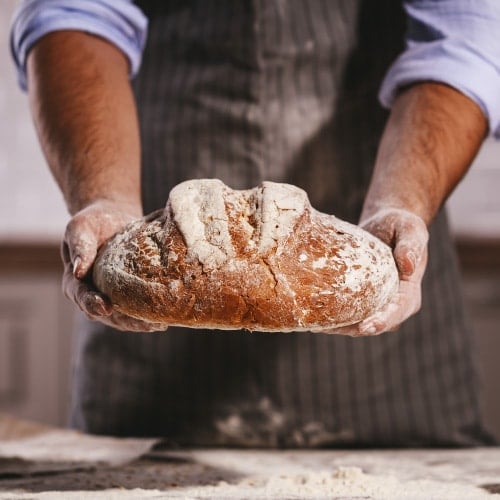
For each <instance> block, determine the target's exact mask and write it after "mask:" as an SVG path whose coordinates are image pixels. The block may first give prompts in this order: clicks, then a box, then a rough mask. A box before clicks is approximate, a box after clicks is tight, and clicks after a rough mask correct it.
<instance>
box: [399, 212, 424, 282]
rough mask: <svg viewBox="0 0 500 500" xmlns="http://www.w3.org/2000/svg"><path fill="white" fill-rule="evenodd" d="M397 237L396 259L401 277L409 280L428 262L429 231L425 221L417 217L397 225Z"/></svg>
mask: <svg viewBox="0 0 500 500" xmlns="http://www.w3.org/2000/svg"><path fill="white" fill-rule="evenodd" d="M395 239H396V242H395V246H394V252H393V253H394V259H395V261H396V264H397V266H398V270H399V273H400V277H401V279H403V280H408V279H409V278H410V277H411V276H412V275H413V274H414V273H415V271H416V270H417V269H419V268H420V266H421V264H422V262H423V261H424V262H426V255H427V243H428V240H429V232H428V230H427V227H426V225H425V224H424V222H423V221H421V220H420V219H417V218H415V219H412V220H410V221H407V222H401V223H400V224H399V225H398V226H397V227H396V238H395Z"/></svg>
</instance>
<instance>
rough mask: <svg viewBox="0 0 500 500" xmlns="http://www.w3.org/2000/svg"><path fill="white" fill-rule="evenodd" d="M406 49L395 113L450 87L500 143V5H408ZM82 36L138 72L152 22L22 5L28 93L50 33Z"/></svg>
mask: <svg viewBox="0 0 500 500" xmlns="http://www.w3.org/2000/svg"><path fill="white" fill-rule="evenodd" d="M404 7H405V10H406V13H407V16H408V29H407V34H406V44H407V47H406V50H405V51H404V52H403V53H402V54H401V55H400V56H399V58H398V59H396V61H395V62H394V63H393V64H392V66H391V67H390V68H389V70H388V72H387V74H386V76H385V78H384V80H383V82H382V86H381V89H380V93H379V98H380V102H381V103H382V105H384V106H386V107H390V106H391V104H392V102H393V100H394V98H395V96H396V94H397V92H398V89H400V88H401V87H403V86H406V85H409V84H412V83H415V82H419V81H438V82H443V83H446V84H448V85H450V86H452V87H454V88H456V89H457V90H459V91H460V92H462V93H463V94H465V95H467V96H468V97H470V98H471V99H473V100H474V101H475V102H476V103H477V104H478V105H479V106H480V108H481V109H482V111H483V113H484V114H485V116H486V118H487V119H488V122H489V128H490V132H491V133H492V134H494V135H495V136H496V137H498V138H500V0H406V1H405V2H404ZM68 29H74V30H82V31H85V32H88V33H92V34H95V35H98V36H100V37H102V38H104V39H106V40H108V41H109V42H111V43H113V44H115V45H116V46H117V47H118V48H119V49H120V50H122V51H123V52H124V54H125V55H126V56H127V58H128V60H129V63H130V74H131V76H133V75H135V74H136V73H137V71H138V69H139V66H140V61H141V56H142V51H143V49H144V44H145V40H146V33H147V19H146V17H145V16H144V14H143V13H142V11H141V10H140V9H139V8H138V7H137V6H135V5H134V4H133V3H132V1H131V0H23V1H22V2H21V4H20V6H19V7H18V9H17V11H16V12H15V14H14V18H13V21H12V30H11V37H10V45H11V52H12V56H13V58H14V61H15V64H16V67H17V71H18V79H19V83H20V85H21V87H22V88H23V89H26V86H27V81H26V57H27V54H28V51H29V49H30V48H31V46H32V45H33V44H34V43H35V42H36V41H37V40H38V39H39V38H40V37H42V36H43V35H45V34H47V33H49V32H51V31H57V30H68Z"/></svg>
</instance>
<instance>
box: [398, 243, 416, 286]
mask: <svg viewBox="0 0 500 500" xmlns="http://www.w3.org/2000/svg"><path fill="white" fill-rule="evenodd" d="M393 253H394V260H395V261H396V265H397V267H398V271H399V276H400V279H402V280H408V279H409V278H410V276H411V275H412V274H413V273H414V272H415V268H416V267H417V256H416V254H415V251H414V249H413V248H409V247H408V246H407V245H406V244H402V243H399V244H397V245H396V247H395V248H394V252H393Z"/></svg>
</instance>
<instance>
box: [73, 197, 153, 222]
mask: <svg viewBox="0 0 500 500" xmlns="http://www.w3.org/2000/svg"><path fill="white" fill-rule="evenodd" d="M67 205H68V210H69V212H70V214H71V215H75V214H76V213H78V212H81V211H83V210H85V209H88V208H89V207H101V208H104V209H112V210H119V211H121V212H123V213H126V214H128V215H130V216H132V217H136V218H140V217H142V215H143V210H142V202H141V199H140V196H131V195H123V194H109V193H106V194H103V195H97V194H94V195H92V196H83V197H78V198H73V199H72V200H71V202H70V201H68V203H67Z"/></svg>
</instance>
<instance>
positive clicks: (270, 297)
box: [93, 179, 398, 332]
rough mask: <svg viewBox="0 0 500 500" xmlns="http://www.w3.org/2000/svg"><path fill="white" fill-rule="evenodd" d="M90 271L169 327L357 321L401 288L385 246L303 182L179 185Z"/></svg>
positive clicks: (272, 327) (309, 326) (122, 305)
mask: <svg viewBox="0 0 500 500" xmlns="http://www.w3.org/2000/svg"><path fill="white" fill-rule="evenodd" d="M93 278H94V282H95V284H96V286H97V288H98V289H99V290H100V291H101V292H103V293H104V294H105V295H107V296H108V297H109V298H110V300H111V301H112V303H113V305H114V308H115V309H116V310H117V311H119V312H121V313H124V314H127V315H129V316H133V317H135V318H139V319H141V320H145V321H150V322H154V323H160V324H164V325H165V327H167V326H170V325H177V326H186V327H191V328H214V329H248V330H257V331H279V332H286V331H307V330H318V329H327V328H336V327H340V326H344V325H349V324H353V323H357V322H359V321H361V320H363V319H364V318H366V317H368V316H369V315H371V314H372V313H373V312H375V311H376V310H378V309H380V308H381V307H382V306H384V305H385V304H386V303H387V302H388V301H389V300H390V298H391V297H392V296H393V294H394V293H395V292H396V290H397V287H398V272H397V269H396V266H395V263H394V259H393V256H392V252H391V250H390V248H389V247H388V246H387V245H385V244H384V243H382V242H381V241H380V240H378V239H377V238H375V237H374V236H372V235H371V234H369V233H367V232H366V231H364V230H362V229H360V228H359V227H357V226H354V225H352V224H349V223H346V222H343V221H341V220H339V219H337V218H336V217H334V216H332V215H327V214H324V213H320V212H318V211H316V210H315V209H313V208H312V207H311V205H310V203H309V200H308V197H307V195H306V193H305V192H304V191H303V190H301V189H299V188H297V187H295V186H291V185H289V184H278V183H273V182H264V183H262V185H260V186H259V187H256V188H254V189H249V190H245V191H236V190H232V189H230V188H229V187H228V186H226V185H225V184H223V183H222V182H221V181H219V180H216V179H201V180H193V181H187V182H184V183H182V184H179V185H178V186H176V187H175V188H174V189H172V191H171V193H170V196H169V199H168V201H167V204H166V207H165V209H164V210H160V211H157V212H154V213H152V214H150V215H149V216H147V217H145V218H143V219H141V220H138V221H136V222H133V223H132V224H130V225H129V226H128V227H127V228H126V229H125V230H124V231H123V232H121V233H119V234H117V235H116V236H114V237H113V238H112V239H111V240H110V241H108V242H107V243H106V244H105V245H104V246H103V248H102V249H101V250H100V252H99V255H98V257H97V259H96V262H95V265H94V270H93Z"/></svg>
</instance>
